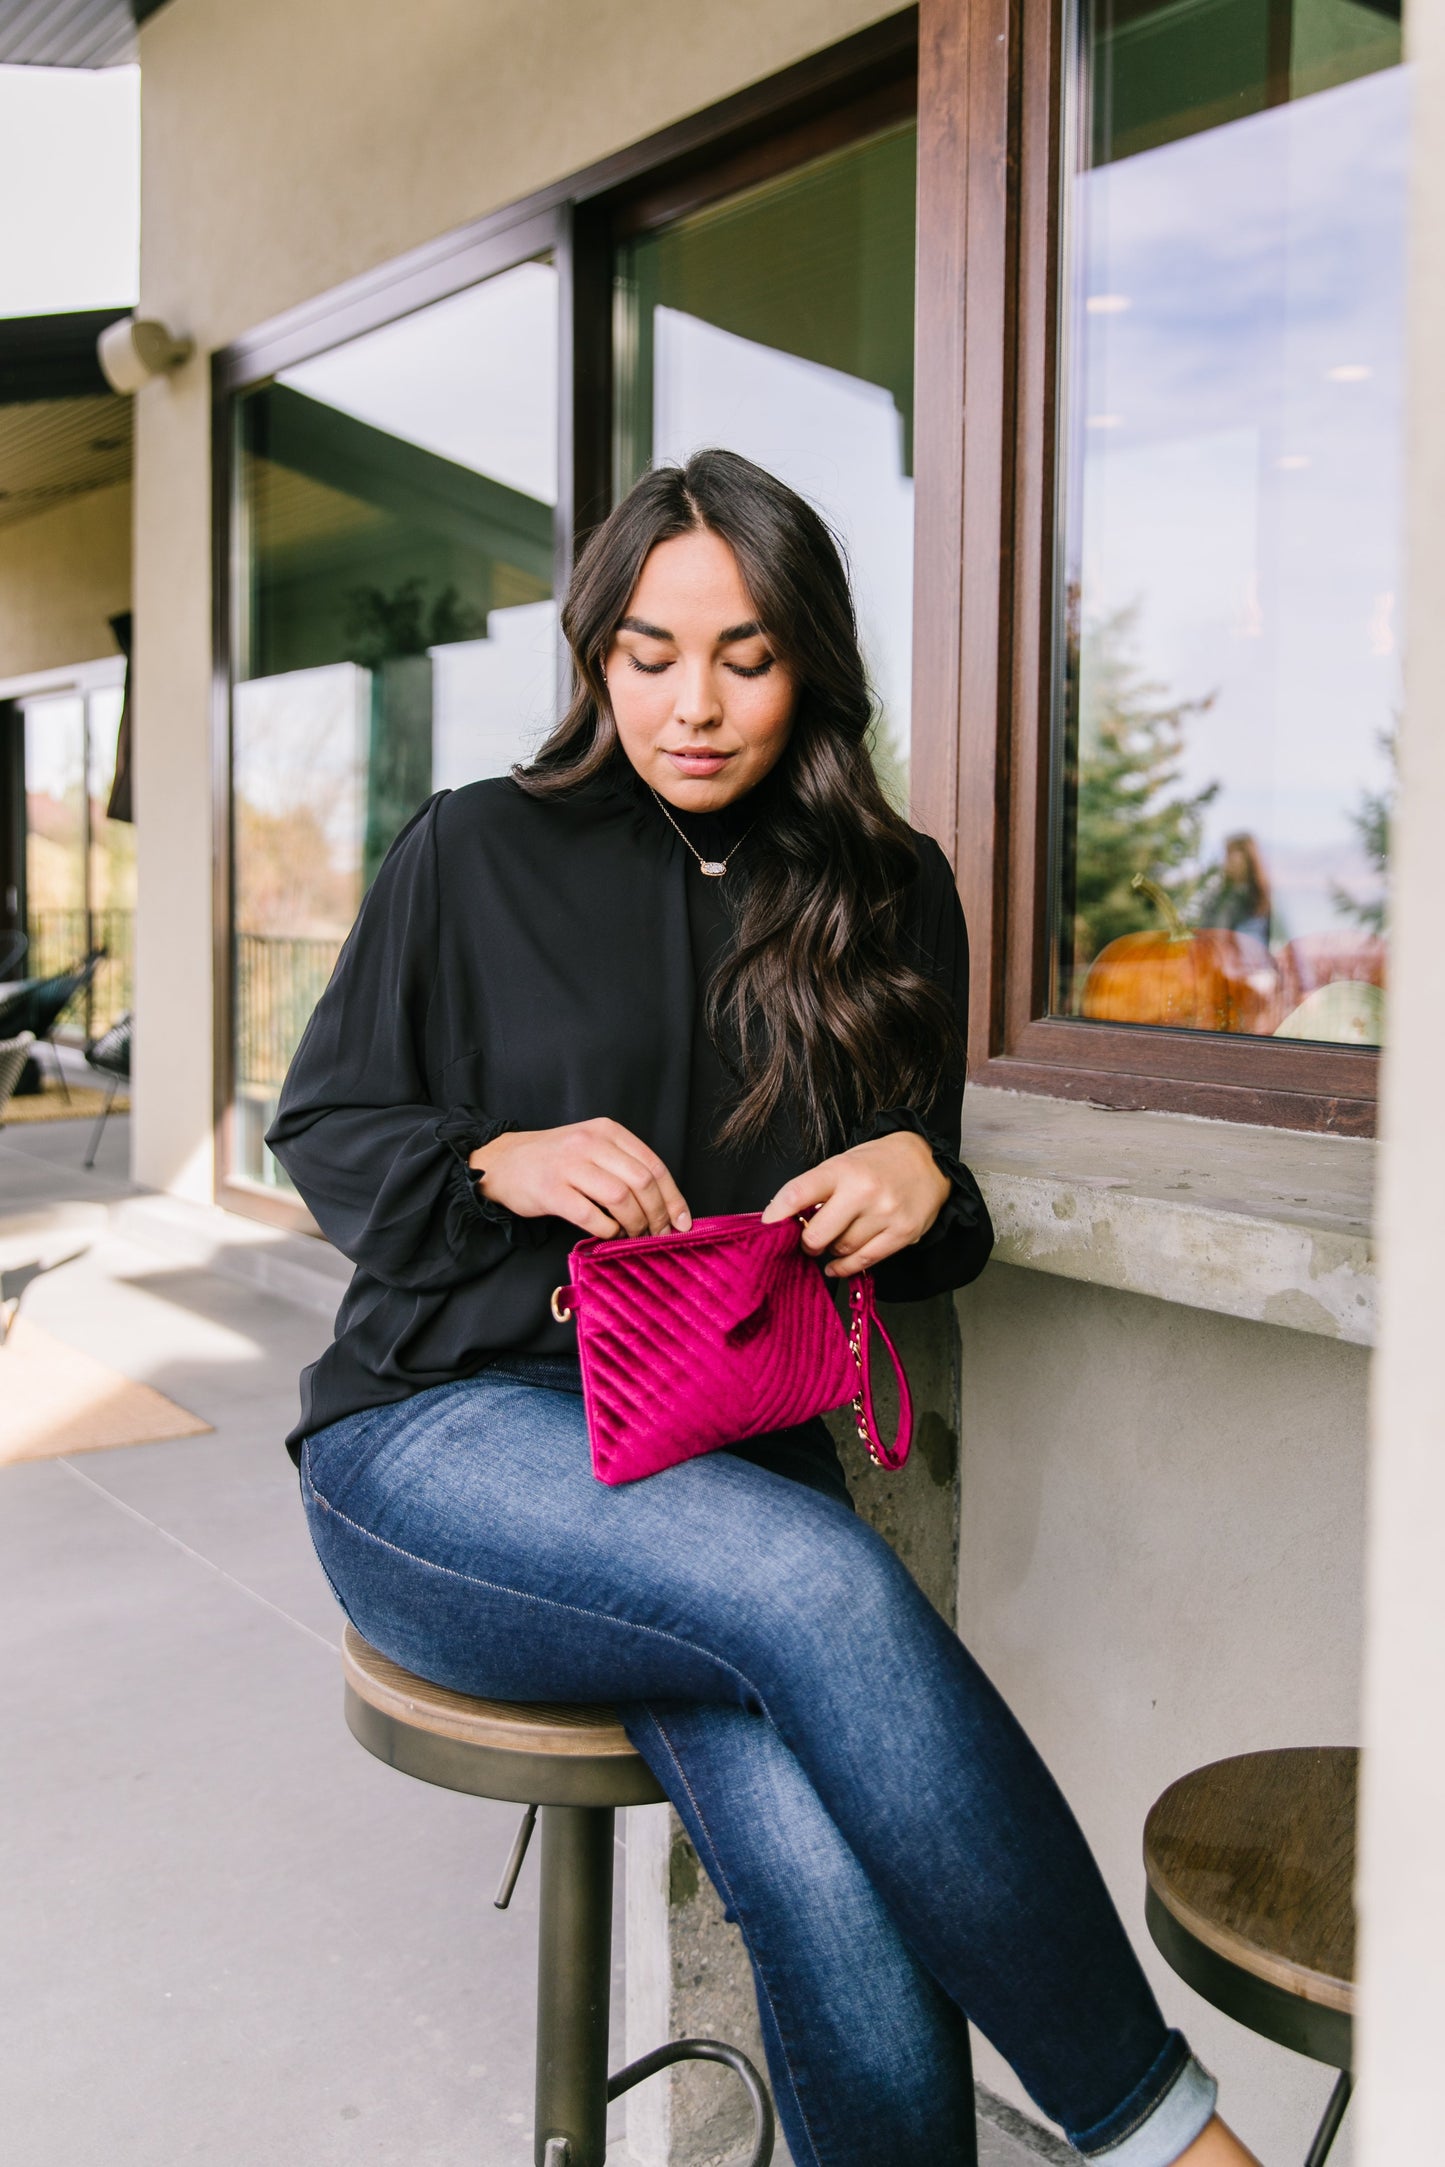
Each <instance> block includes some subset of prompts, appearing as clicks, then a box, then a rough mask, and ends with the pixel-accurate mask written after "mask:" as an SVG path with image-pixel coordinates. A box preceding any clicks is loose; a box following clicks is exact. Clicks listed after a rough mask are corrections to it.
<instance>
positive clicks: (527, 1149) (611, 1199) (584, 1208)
mask: <svg viewBox="0 0 1445 2167" xmlns="http://www.w3.org/2000/svg"><path fill="white" fill-rule="evenodd" d="M467 1164H468V1165H469V1166H470V1167H471V1169H472V1171H473V1173H474V1174H478V1175H480V1176H481V1177H482V1188H483V1191H484V1193H485V1194H486V1195H487V1196H489V1197H492V1198H493V1199H494V1200H495V1201H496V1202H497V1203H498V1204H501V1205H503V1206H505V1208H506V1209H507V1210H508V1211H511V1212H515V1213H516V1215H517V1217H518V1218H519V1219H543V1218H548V1217H551V1218H554V1219H566V1220H567V1221H569V1222H570V1224H571V1225H573V1226H580V1227H581V1229H582V1231H583V1233H584V1234H599V1235H601V1236H603V1237H604V1238H606V1237H608V1236H611V1235H614V1234H665V1233H666V1232H667V1231H668V1229H669V1228H671V1227H677V1228H678V1229H679V1230H680V1231H686V1229H687V1228H688V1227H690V1226H691V1225H692V1214H691V1213H690V1212H689V1210H688V1208H687V1206H686V1204H685V1203H684V1202H683V1200H682V1195H681V1192H680V1191H679V1189H678V1186H677V1183H676V1182H675V1181H674V1180H673V1178H672V1176H671V1174H669V1172H668V1170H667V1168H666V1167H665V1166H664V1165H663V1163H662V1161H661V1159H659V1157H658V1156H657V1153H656V1152H655V1151H653V1150H652V1149H651V1148H650V1147H649V1146H648V1145H647V1144H644V1143H643V1141H642V1139H641V1138H640V1137H638V1136H634V1135H633V1133H632V1131H631V1130H630V1129H625V1128H623V1126H622V1123H621V1122H620V1121H609V1120H607V1119H606V1118H605V1117H603V1118H599V1119H598V1120H595V1121H572V1122H569V1123H568V1124H567V1126H566V1127H565V1128H560V1129H504V1130H503V1132H502V1134H501V1135H500V1136H494V1137H493V1138H492V1141H491V1142H490V1143H489V1144H482V1145H479V1146H478V1148H477V1149H476V1150H475V1151H474V1152H473V1153H472V1154H471V1156H470V1158H469V1159H468V1161H467Z"/></svg>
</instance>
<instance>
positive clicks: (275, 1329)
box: [0, 1119, 1075, 2167]
mask: <svg viewBox="0 0 1445 2167" xmlns="http://www.w3.org/2000/svg"><path fill="white" fill-rule="evenodd" d="M127 1126H128V1124H127V1123H126V1121H125V1120H123V1119H118V1120H114V1121H112V1122H111V1123H110V1125H109V1127H108V1130H107V1133H106V1136H105V1139H104V1142H103V1144H102V1148H101V1153H100V1158H99V1163H98V1165H97V1167H96V1169H95V1171H94V1173H91V1174H87V1173H86V1172H85V1171H84V1170H83V1169H82V1168H81V1165H80V1160H81V1157H82V1155H83V1152H84V1149H85V1139H86V1136H87V1134H88V1129H87V1125H86V1124H84V1123H81V1122H63V1123H50V1124H37V1125H30V1126H25V1127H20V1126H12V1127H9V1128H6V1129H3V1130H0V1233H3V1221H4V1219H5V1218H7V1217H13V1216H14V1215H17V1214H21V1213H24V1214H30V1213H34V1212H37V1211H44V1212H49V1213H52V1214H53V1215H54V1216H55V1218H56V1219H65V1218H67V1217H74V1216H75V1208H76V1207H86V1206H90V1207H109V1206H113V1205H116V1204H118V1203H120V1202H121V1201H122V1200H123V1199H124V1198H125V1197H126V1196H127V1195H128V1194H130V1193H131V1191H130V1188H129V1183H128V1180H127V1175H126V1165H127V1149H128V1139H127V1135H126V1131H127ZM67 1207H70V1210H69V1211H67ZM91 1216H92V1218H93V1221H94V1224H93V1225H92V1226H91V1227H90V1228H89V1229H88V1234H87V1238H89V1239H90V1241H91V1246H90V1247H89V1249H88V1252H87V1253H86V1255H85V1256H84V1257H82V1258H81V1259H80V1260H79V1261H78V1262H76V1263H73V1264H69V1265H67V1266H65V1268H64V1269H63V1270H60V1271H57V1272H55V1273H54V1274H53V1275H52V1276H49V1277H46V1278H43V1279H40V1280H38V1281H36V1282H35V1283H34V1284H33V1285H32V1286H31V1287H30V1289H29V1290H28V1292H27V1294H26V1297H25V1310H24V1313H25V1315H26V1316H27V1317H28V1318H30V1319H31V1320H32V1321H33V1322H34V1323H35V1324H37V1325H39V1326H40V1327H42V1328H43V1329H44V1330H45V1331H46V1332H48V1333H50V1334H51V1335H52V1336H53V1337H54V1338H55V1339H57V1340H59V1341H61V1342H63V1343H65V1344H67V1345H70V1346H73V1347H76V1348H79V1349H81V1350H83V1351H84V1352H86V1353H88V1354H90V1355H92V1356H94V1357H95V1358H97V1359H98V1360H100V1361H103V1362H105V1363H107V1364H109V1365H110V1366H111V1367H113V1368H115V1369H118V1370H120V1371H122V1372H123V1373H124V1374H125V1375H127V1376H130V1377H132V1378H135V1379H137V1380H140V1381H143V1382H146V1383H149V1384H151V1385H154V1386H155V1387H156V1388H157V1389H159V1390H160V1391H162V1392H164V1393H166V1394H168V1395H169V1396H170V1397H171V1398H172V1399H174V1400H176V1401H178V1402H179V1403H180V1404H181V1406H183V1407H185V1408H187V1409H189V1410H190V1411H191V1412H192V1413H194V1414H197V1415H199V1416H201V1417H202V1418H203V1419H205V1420H206V1421H208V1422H210V1423H211V1424H212V1425H213V1426H214V1431H213V1434H212V1435H209V1436H204V1437H198V1438H192V1439H185V1440H180V1441H176V1442H171V1443H163V1444H150V1445H139V1446H131V1447H126V1448H122V1449H116V1450H111V1451H101V1452H88V1453H76V1454H73V1455H71V1456H69V1457H67V1458H64V1459H50V1460H36V1461H28V1462H23V1463H21V1464H18V1465H15V1466H11V1467H4V1468H0V1659H3V1678H4V1684H3V1688H0V1720H3V1725H4V1735H5V1737H6V1739H7V1742H8V1743H7V1750H6V1753H5V1756H4V1775H3V1813H0V1942H3V1946H4V1948H5V1951H6V1960H5V1963H4V1966H3V1970H0V2099H3V2102H4V2104H3V2108H0V2123H3V2138H0V2157H3V2159H4V2160H5V2161H6V2162H7V2163H12V2162H13V2163H14V2167H162V2163H169V2162H174V2161H179V2160H187V2161H196V2162H209V2163H214V2167H332V2163H338V2167H339V2163H343V2162H344V2163H347V2167H352V2163H357V2162H362V2161H365V2162H368V2163H372V2167H460V2163H462V2162H481V2163H482V2167H528V2163H530V2161H531V2158H532V2146H531V2118H532V2101H531V2066H532V1997H533V1985H534V1948H533V1938H534V1932H535V1920H536V1878H535V1874H536V1869H535V1861H529V1863H528V1868H527V1870H526V1872H524V1874H523V1878H522V1883H521V1885H520V1887H519V1889H518V1891H517V1895H516V1897H515V1899H514V1901H513V1904H512V1907H511V1909H510V1911H508V1912H506V1913H499V1912H497V1911H495V1910H494V1909H493V1907H492V1902H491V1898H492V1893H493V1891H494V1889H495V1887H496V1884H497V1881H498V1879H499V1877H500V1874H501V1870H502V1866H503V1862H504V1860H505V1857H506V1854H507V1851H508V1848H509V1846H510V1843H511V1840H512V1836H513V1833H514V1828H515V1823H516V1812H515V1809H513V1808H512V1807H510V1806H504V1805H491V1804H488V1803H487V1802H485V1801H481V1800H473V1799H466V1798H461V1797H457V1796H454V1795H452V1794H451V1793H448V1792H445V1791H439V1790H434V1789H432V1788H430V1787H429V1786H426V1785H423V1784H418V1783H414V1782H410V1781H408V1780H406V1779H404V1778H402V1777H399V1776H397V1775H395V1774H394V1773H393V1772H392V1771H390V1770H388V1769H386V1768H383V1767H381V1766H380V1765H379V1764H378V1763H377V1762H375V1761H373V1760H372V1759H370V1758H369V1756H367V1755H366V1754H365V1753H363V1752H361V1751H360V1750H359V1749H358V1747H357V1746H356V1745H355V1744H354V1743H353V1741H352V1740H351V1738H350V1736H349V1735H348V1733H347V1731H346V1729H345V1727H344V1725H343V1722H342V1718H341V1705H340V1701H341V1694H340V1681H339V1677H338V1670H337V1642H338V1638H339V1623H340V1617H339V1613H338V1611H337V1610H336V1607H335V1605H334V1603H333V1601H332V1599H331V1596H330V1593H329V1591H328V1589H327V1587H326V1584H325V1582H324V1580H323V1578H322V1575H321V1573H320V1570H319V1568H318V1567H317V1565H316V1563H315V1560H314V1558H313V1556H312V1554H311V1549H310V1545H309V1542H308V1540H307V1536H306V1529H305V1524H304V1521H303V1519H302V1515H301V1511H300V1507H299V1504H298V1502H297V1497H296V1480H295V1474H294V1471H293V1469H292V1467H291V1463H290V1461H289V1460H288V1458H287V1457H286V1454H285V1452H284V1451H283V1449H282V1446H281V1438H282V1436H283V1435H284V1433H285V1431H286V1429H287V1428H288V1427H289V1425H290V1422H291V1420H292V1416H293V1411H294V1406H295V1380H296V1374H297V1371H298V1370H299V1369H300V1367H301V1366H302V1364H303V1363H304V1362H306V1361H307V1360H309V1359H310V1358H311V1357H312V1355H313V1354H314V1353H315V1352H316V1350H317V1349H318V1347H319V1346H320V1344H321V1343H322V1342H323V1341H324V1339H325V1337H326V1334H327V1329H328V1327H327V1325H326V1323H325V1321H324V1320H323V1319H322V1318H321V1317H320V1316H318V1315H317V1314H316V1313H315V1312H314V1311H312V1310H308V1309H306V1308H303V1307H301V1306H298V1305H297V1304H295V1303H290V1302H286V1301H283V1300H281V1299H278V1298H276V1297H275V1296H274V1295H271V1294H267V1293H265V1292H262V1291H260V1290H259V1289H258V1288H256V1287H254V1286H250V1285H246V1284H243V1283H240V1282H238V1281H237V1280H236V1279H234V1278H232V1277H230V1276H227V1275H224V1274H222V1273H220V1272H217V1271H215V1270H213V1269H206V1268H201V1267H195V1266H191V1265H188V1264H183V1263H179V1262H177V1261H176V1260H175V1259H174V1258H173V1257H168V1256H166V1255H165V1254H163V1253H161V1252H159V1251H158V1250H156V1249H154V1248H151V1247H149V1246H144V1245H142V1243H141V1242H139V1241H138V1240H137V1239H135V1237H134V1235H133V1234H132V1233H127V1232H123V1231H119V1230H117V1228H116V1226H115V1225H113V1224H112V1223H110V1222H109V1220H108V1219H107V1218H105V1217H103V1216H102V1213H101V1212H100V1211H93V1212H92V1214H91ZM647 1810H649V1811H651V1810H660V1809H647ZM620 1863H621V1859H620V1857H619V1864H620ZM620 1896H621V1889H620V1882H619V1912H620ZM619 1939H620V1937H619ZM615 1981H616V1991H617V1994H618V1995H619V1996H620V1991H621V1970H620V1963H619V1965H618V1966H617V1967H616V1969H615ZM621 2036H622V2033H621V2023H620V2009H619V2011H618V2021H617V2023H616V2026H615V2032H614V2037H615V2038H616V2039H617V2040H618V2041H620V2039H621ZM614 2058H615V2059H617V2060H620V2059H621V2054H620V2052H619V2053H617V2054H616V2055H615V2057H614ZM719 2081H720V2082H730V2081H734V2080H731V2079H728V2078H726V2077H725V2076H724V2075H723V2074H722V2073H719ZM985 2112H986V2113H987V2114H988V2115H989V2117H990V2118H989V2119H988V2121H987V2122H986V2123H985V2125H984V2127H983V2130H982V2144H983V2149H982V2154H981V2157H982V2160H983V2163H984V2167H1023V2163H1024V2162H1025V2161H1027V2160H1030V2159H1036V2158H1038V2157H1039V2156H1040V2155H1039V2153H1038V2151H1037V2150H1036V2149H1035V2148H1033V2147H1032V2146H1028V2145H1025V2144H1023V2143H1021V2142H1019V2141H1018V2138H1017V2135H1011V2134H1010V2133H1009V2129H1008V2127H1007V2126H1006V2125H1007V2122H1008V2117H1007V2115H1006V2112H1004V2113H1001V2112H1000V2111H999V2110H996V2109H994V2108H992V2106H989V2107H987V2108H986V2109H985ZM1056 2149H1058V2148H1056ZM779 2156H780V2157H781V2156H782V2148H781V2146H780V2148H779ZM1051 2156H1052V2155H1051ZM1058 2156H1060V2157H1074V2156H1075V2155H1073V2154H1067V2155H1065V2154H1063V2153H1062V2150H1061V2149H1058ZM609 2160H610V2161H612V2162H615V2163H616V2167H630V2163H629V2156H628V2154H627V2152H626V2148H625V2145H624V2144H623V2142H622V2140H621V2119H620V2114H619V2117H618V2138H617V2141H616V2143H615V2144H614V2146H613V2148H612V2150H611V2152H610V2153H609ZM880 2167H883V2163H880Z"/></svg>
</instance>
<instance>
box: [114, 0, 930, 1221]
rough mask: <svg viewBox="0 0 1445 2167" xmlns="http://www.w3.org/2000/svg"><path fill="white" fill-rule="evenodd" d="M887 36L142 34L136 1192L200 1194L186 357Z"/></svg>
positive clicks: (853, 8)
mask: <svg viewBox="0 0 1445 2167" xmlns="http://www.w3.org/2000/svg"><path fill="white" fill-rule="evenodd" d="M891 12H893V10H892V8H891V7H890V6H887V5H881V6H880V5H878V4H877V0H729V5H728V6H727V7H725V8H714V9H701V10H698V9H692V8H682V7H678V6H677V5H676V4H675V0H601V4H597V5H583V4H582V0H429V4H428V5H427V6H426V7H425V8H416V9H411V10H405V9H398V8H397V7H396V6H395V4H394V0H306V4H305V5H304V6H297V5H295V4H294V0H253V4H252V5H250V6H248V7H246V8H244V9H237V8H235V7H232V6H230V5H228V4H227V0H171V4H170V5H169V6H168V7H165V8H163V9H161V11H160V12H159V14H157V15H155V16H154V17H152V19H151V20H150V21H149V22H148V23H147V24H146V25H145V27H144V29H143V30H142V32H141V66H142V84H143V89H142V101H143V129H144V140H145V157H144V169H143V175H142V218H141V226H142V234H143V243H142V263H141V306H142V308H143V310H144V311H145V312H146V313H147V314H151V315H157V316H161V317H163V318H164V319H165V320H166V321H168V322H169V323H171V324H173V325H174V326H176V327H177V328H179V329H181V330H184V331H185V332H187V333H188V334H190V336H192V337H193V338H194V339H195V340H196V344H197V354H196V358H195V360H193V361H192V362H190V363H189V364H188V365H187V366H186V367H185V368H184V369H183V370H181V371H180V372H179V374H178V375H177V377H176V378H175V379H174V380H173V381H171V382H167V383H161V384H156V385H154V386H152V387H151V388H150V389H149V390H148V391H146V392H145V393H144V394H142V396H141V397H140V399H138V401H137V414H136V425H137V452H136V458H137V472H138V475H139V476H140V482H139V489H138V497H137V510H136V586H135V592H136V666H137V676H138V678H139V677H141V676H143V677H144V680H145V688H146V691H145V700H144V703H143V705H138V743H137V749H136V772H137V794H138V813H139V832H140V867H141V871H140V904H139V911H138V915H137V928H136V942H137V957H136V972H137V987H138V994H137V998H138V1001H140V1002H143V1003H144V1006H145V1010H146V1017H147V1026H146V1030H145V1032H144V1033H143V1034H142V1035H141V1037H140V1041H139V1044H138V1048H137V1055H136V1061H137V1087H136V1113H135V1117H134V1156H135V1171H136V1175H137V1177H138V1179H140V1180H141V1181H144V1182H148V1183H150V1184H153V1185H154V1186H156V1187H158V1188H164V1189H173V1190H175V1191H177V1192H178V1193H181V1194H185V1195H190V1196H194V1197H198V1198H204V1197H208V1196H209V1195H210V1194H211V1187H212V1165H211V1146H210V1135H211V1068H210V1052H209V1043H208V1038H207V1040H206V1042H204V1043H203V1041H202V1035H201V1034H200V1033H198V1031H197V1028H196V1023H197V1017H198V1016H199V1015H202V1014H204V1013H205V1012H206V1011H207V1009H208V1007H209V1001H210V985H211V961H210V957H211V946H210V943H211V922H212V919H211V872H210V864H211V846H210V834H211V815H212V797H211V789H212V778H211V754H210V722H209V699H210V660H211V624H210V568H209V558H210V529H209V524H208V521H209V493H210V480H209V412H208V396H207V388H206V387H207V383H208V372H209V356H210V354H211V352H212V351H213V350H214V349H215V348H217V347H219V346H222V345H225V344H226V343H227V342H228V341H229V340H230V339H232V338H234V337H235V336H236V335H237V334H238V333H240V332H242V331H244V330H247V329H248V328H250V327H252V326H253V325H255V324H257V323H259V322H261V321H263V320H264V319H265V318H267V317H269V316H272V315H274V314H276V313H277V312H278V311H280V310H282V309H285V308H288V307H290V306H291V305H293V304H294V303H296V302H300V301H305V300H309V299H311V298H312V297H313V296H315V295H317V294H319V293H322V292H324V291H326V290H327V289H328V288H329V287H332V286H334V285H336V284H337V283H339V282H340V281H341V280H343V279H346V278H350V277H352V276H354V275H355V274H356V273H358V272H361V271H365V270H368V269H370V268H372V267H373V266H375V265H377V264H381V263H385V262H386V261H387V260H388V259H389V258H391V257H393V256H395V255H397V254H398V253H400V252H401V251H403V250H405V249H408V248H412V247H415V246H417V245H418V244H420V243H422V242H425V241H429V240H432V239H434V238H435V237H437V236H438V235H440V234H443V233H446V232H448V231H449V230H450V229H451V228H453V227H455V226H457V225H460V224H462V223H464V222H465V221H466V220H468V219H473V218H477V217H480V216H482V215H484V214H485V213H486V212H488V211H491V210H494V209H496V208H498V207H499V206H502V205H505V204H507V203H509V202H511V201H513V200H514V199H515V198H517V197H520V196H523V195H525V194H527V193H528V192H529V191H531V190H533V189H536V188H538V187H540V186H542V185H544V184H545V183H547V182H549V181H552V180H555V179H557V178H559V177H561V176H563V175H565V174H567V173H570V172H573V171H575V170H576V169H577V168H579V167H581V166H584V165H586V164H588V163H589V162H590V161H591V160H594V159H596V158H599V157H602V156H604V155H605V154H606V153H607V152H609V151H613V150H617V149H620V148H622V147H623V146H624V145H626V144H628V143H632V142H635V141H636V140H637V139H638V138H639V137H642V136H645V135H648V134H651V133H652V132H653V131H654V130H656V129H658V128H662V127H665V126H667V125H668V124H669V123H670V122H672V121H674V120H678V119H681V118H683V117H684V116H685V115H686V114H688V113H691V112H694V111H696V110H698V109H699V108H700V107H703V106H706V105H710V104H713V103H714V102H715V101H716V100H718V99H719V98H722V97H726V96H727V95H728V94H729V93H730V92H732V91H735V90H738V89H741V88H742V87H743V86H744V85H746V84H747V83H750V82H754V81H757V80H759V79H760V78H762V77H764V76H767V75H770V74H773V73H775V72H776V70H778V69H779V68H782V67H786V66H787V65H788V64H789V63H790V62H791V61H794V60H798V59H801V58H802V57H803V56H804V55H805V54H807V53H810V52H813V51H817V50H819V49H821V48H822V47H824V46H827V45H831V44H833V43H835V42H836V41H837V40H838V39H840V38H843V37H846V36H847V35H848V34H849V33H850V32H852V31H854V30H857V29H860V28H861V27H863V26H864V25H865V24H867V23H869V22H873V21H876V20H879V19H881V18H882V17H884V16H886V15H887V14H889V13H891Z"/></svg>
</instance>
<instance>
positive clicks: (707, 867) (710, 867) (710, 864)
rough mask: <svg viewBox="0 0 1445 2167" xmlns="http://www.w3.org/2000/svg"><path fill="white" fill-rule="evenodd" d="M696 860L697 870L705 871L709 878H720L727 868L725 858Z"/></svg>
mask: <svg viewBox="0 0 1445 2167" xmlns="http://www.w3.org/2000/svg"><path fill="white" fill-rule="evenodd" d="M697 862H698V867H699V870H700V871H702V872H704V873H706V874H707V876H708V878H709V880H721V879H722V877H723V874H724V873H725V872H726V871H727V869H728V868H727V860H726V859H725V858H699V859H698V861H697Z"/></svg>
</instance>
